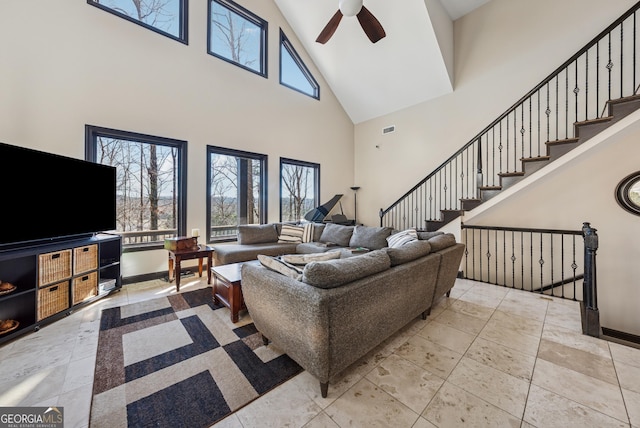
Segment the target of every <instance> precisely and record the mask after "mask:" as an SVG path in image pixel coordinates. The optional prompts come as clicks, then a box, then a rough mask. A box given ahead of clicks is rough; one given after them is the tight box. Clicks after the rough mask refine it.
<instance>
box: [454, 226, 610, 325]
mask: <svg viewBox="0 0 640 428" xmlns="http://www.w3.org/2000/svg"><path fill="white" fill-rule="evenodd" d="M581 238H582V239H581ZM461 242H462V243H464V244H465V245H466V248H465V253H464V256H463V259H462V263H461V269H462V277H463V278H465V279H471V280H475V281H481V282H487V283H490V284H494V285H499V286H503V287H508V288H514V289H518V290H524V291H529V292H532V293H537V294H540V295H541V296H549V297H556V298H562V299H569V300H578V301H580V306H581V313H582V330H583V333H584V334H588V335H590V336H594V337H599V336H600V333H601V330H600V318H599V313H598V298H597V294H598V293H597V284H596V250H597V248H598V236H597V233H596V229H594V228H592V227H591V225H590V224H589V223H584V224H583V226H582V229H581V230H557V229H532V228H519V227H496V226H474V225H466V224H462V231H461ZM580 280H582V287H580V284H579V281H580Z"/></svg>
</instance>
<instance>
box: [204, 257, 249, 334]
mask: <svg viewBox="0 0 640 428" xmlns="http://www.w3.org/2000/svg"><path fill="white" fill-rule="evenodd" d="M256 262H257V260H256ZM244 263H252V262H242V263H231V264H228V265H222V266H214V267H212V268H211V269H209V272H213V276H214V281H213V301H214V302H215V303H218V302H220V303H222V304H223V305H225V306H226V307H227V308H229V310H230V311H231V322H234V323H235V322H238V312H240V311H241V310H243V309H247V307H246V306H245V304H244V298H243V297H242V271H241V270H242V265H243V264H244Z"/></svg>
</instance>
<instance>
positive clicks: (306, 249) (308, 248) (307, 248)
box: [293, 242, 341, 254]
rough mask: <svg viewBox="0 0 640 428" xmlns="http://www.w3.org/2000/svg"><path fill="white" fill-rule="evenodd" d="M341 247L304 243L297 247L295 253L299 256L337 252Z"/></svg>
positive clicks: (320, 243)
mask: <svg viewBox="0 0 640 428" xmlns="http://www.w3.org/2000/svg"><path fill="white" fill-rule="evenodd" d="M338 248H341V247H338V246H328V245H326V244H323V243H322V242H303V243H302V244H298V245H297V246H296V249H295V251H293V252H295V253H298V254H313V253H324V252H325V251H331V250H335V249H338Z"/></svg>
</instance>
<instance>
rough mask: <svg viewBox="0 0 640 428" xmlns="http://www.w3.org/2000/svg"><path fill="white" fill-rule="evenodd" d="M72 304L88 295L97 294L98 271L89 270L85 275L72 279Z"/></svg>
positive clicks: (86, 297)
mask: <svg viewBox="0 0 640 428" xmlns="http://www.w3.org/2000/svg"><path fill="white" fill-rule="evenodd" d="M71 288H72V290H73V304H74V305H77V304H78V303H80V302H82V301H83V300H86V299H88V298H90V297H94V296H97V295H98V273H97V272H91V273H89V274H87V275H83V276H79V277H77V278H74V279H73V285H72V287H71Z"/></svg>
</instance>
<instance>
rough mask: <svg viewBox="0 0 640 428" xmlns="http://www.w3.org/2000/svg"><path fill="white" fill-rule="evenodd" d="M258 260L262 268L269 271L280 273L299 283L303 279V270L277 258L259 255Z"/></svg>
mask: <svg viewBox="0 0 640 428" xmlns="http://www.w3.org/2000/svg"><path fill="white" fill-rule="evenodd" d="M258 260H259V261H260V264H262V266H264V267H266V268H267V269H269V270H272V271H274V272H278V273H280V274H282V275H285V276H288V277H289V278H293V279H295V280H297V281H299V280H300V279H301V278H302V270H301V269H299V268H297V267H295V266H293V265H291V264H289V263H286V262H283V261H282V260H279V259H277V258H275V257H271V256H265V255H264V254H258Z"/></svg>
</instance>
